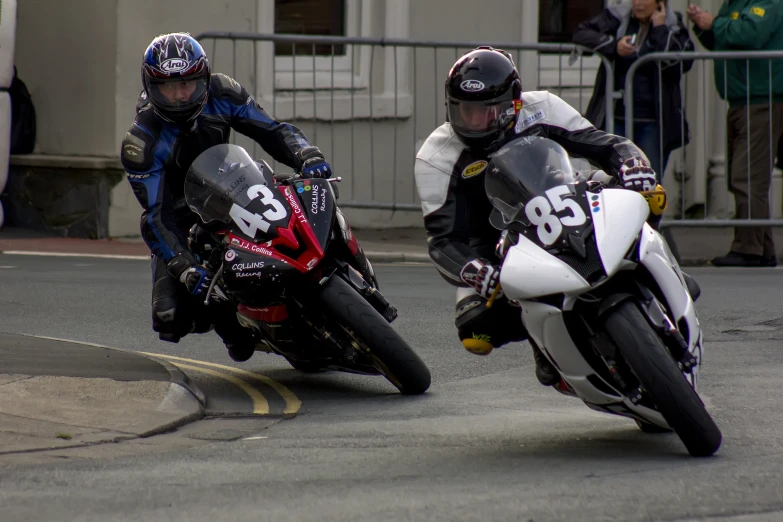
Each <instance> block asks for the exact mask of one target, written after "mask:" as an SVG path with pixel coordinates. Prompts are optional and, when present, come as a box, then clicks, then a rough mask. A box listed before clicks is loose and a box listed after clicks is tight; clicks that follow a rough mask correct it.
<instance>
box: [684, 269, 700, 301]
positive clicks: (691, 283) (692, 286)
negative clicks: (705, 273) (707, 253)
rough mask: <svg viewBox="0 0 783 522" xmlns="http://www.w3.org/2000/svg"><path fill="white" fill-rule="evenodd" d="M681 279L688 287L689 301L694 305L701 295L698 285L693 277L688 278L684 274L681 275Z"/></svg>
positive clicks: (688, 276)
mask: <svg viewBox="0 0 783 522" xmlns="http://www.w3.org/2000/svg"><path fill="white" fill-rule="evenodd" d="M682 278H683V279H685V286H687V287H688V293H689V294H691V300H693V302H694V303H695V302H696V299H698V298H699V296H700V295H701V288H700V287H699V283H697V282H696V280H695V279H694V278H693V276H690V275H688V274H686V273H685V272H683V273H682Z"/></svg>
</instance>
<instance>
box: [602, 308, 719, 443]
mask: <svg viewBox="0 0 783 522" xmlns="http://www.w3.org/2000/svg"><path fill="white" fill-rule="evenodd" d="M604 328H605V330H606V333H607V334H608V335H609V337H611V339H612V340H613V341H614V344H615V345H616V346H617V349H618V350H619V352H620V354H621V355H622V357H623V359H624V360H625V362H626V363H627V364H628V366H630V367H631V370H632V371H633V373H634V375H636V378H637V379H639V382H640V383H641V385H642V388H643V390H644V392H645V393H646V394H647V396H648V397H649V398H650V399H651V400H652V401H653V402H654V403H655V405H656V406H657V408H658V411H659V412H660V413H661V415H663V418H664V419H666V422H667V423H668V424H669V426H671V428H672V429H673V430H674V431H675V432H676V433H677V435H678V436H679V437H680V439H681V440H682V442H683V443H684V444H685V447H686V448H687V449H688V452H689V453H690V454H691V455H693V456H694V457H707V456H710V455H712V454H713V453H715V452H716V451H718V448H719V447H720V444H721V440H722V436H721V432H720V430H719V429H718V426H716V425H715V421H713V420H712V417H710V414H709V413H707V410H706V409H705V408H704V404H703V403H702V402H701V399H700V398H699V396H698V394H697V393H696V391H695V390H694V389H693V387H692V386H691V385H690V383H688V381H687V380H686V379H685V376H683V374H682V372H681V371H680V369H679V367H678V366H677V364H676V363H675V362H674V359H673V358H672V356H671V354H670V353H669V351H668V350H667V349H666V347H665V346H664V345H663V343H662V342H661V339H660V338H659V337H658V335H657V334H656V333H655V331H654V330H653V329H652V327H651V326H650V324H649V323H648V322H647V320H646V319H645V318H644V316H643V315H642V312H641V310H639V307H638V306H637V305H636V303H634V302H632V301H625V302H623V303H620V304H619V305H618V306H617V308H615V309H614V310H612V311H611V312H609V314H608V315H607V317H606V319H605V320H604Z"/></svg>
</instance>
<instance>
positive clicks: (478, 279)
mask: <svg viewBox="0 0 783 522" xmlns="http://www.w3.org/2000/svg"><path fill="white" fill-rule="evenodd" d="M459 277H460V279H462V280H463V281H464V282H465V283H467V284H468V285H470V286H472V287H473V288H475V289H476V292H478V294H479V295H480V296H481V297H483V298H485V299H489V298H490V297H491V296H492V292H494V291H495V288H497V286H498V284H499V283H500V267H499V266H497V265H493V264H490V262H489V261H487V260H484V259H474V260H473V261H468V263H467V264H466V265H465V266H463V267H462V270H460V273H459ZM502 295H503V291H502V290H501V291H500V292H498V295H497V297H500V296H502Z"/></svg>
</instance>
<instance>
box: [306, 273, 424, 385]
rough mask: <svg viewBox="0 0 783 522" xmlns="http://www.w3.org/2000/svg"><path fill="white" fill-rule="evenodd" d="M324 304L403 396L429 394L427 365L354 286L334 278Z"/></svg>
mask: <svg viewBox="0 0 783 522" xmlns="http://www.w3.org/2000/svg"><path fill="white" fill-rule="evenodd" d="M321 301H322V302H323V304H324V305H325V306H326V309H327V310H328V313H329V314H330V315H331V316H332V317H333V318H334V319H336V320H337V322H339V323H340V325H342V326H343V328H344V329H345V330H346V331H347V332H348V333H349V334H350V336H351V337H353V338H354V339H355V340H356V341H358V342H359V344H361V345H362V346H363V348H364V350H365V351H366V352H367V353H366V355H368V356H369V357H370V358H372V359H373V362H374V363H375V364H376V366H377V368H378V370H380V372H381V373H382V374H383V375H384V377H386V378H387V379H388V380H389V382H391V383H392V384H393V385H394V386H396V387H397V389H399V390H400V392H401V393H403V394H405V395H418V394H420V393H424V392H425V391H427V389H428V388H429V387H430V380H431V377H430V370H429V368H427V365H425V364H424V361H422V360H421V359H420V358H419V356H418V355H416V352H414V351H413V349H412V348H411V347H410V346H408V343H407V342H405V340H403V339H402V337H400V335H399V334H398V333H397V331H396V330H395V329H394V328H392V326H391V325H390V324H389V323H388V321H386V319H384V318H383V316H381V314H379V313H378V311H377V310H375V308H373V307H372V305H371V304H370V303H368V302H367V301H366V300H365V299H364V298H363V297H362V296H361V295H359V293H358V292H357V291H356V290H355V289H354V288H353V287H352V286H351V285H349V284H348V283H347V282H346V281H344V280H343V279H342V278H340V277H339V276H337V275H335V276H332V277H331V278H330V279H329V281H327V282H326V284H325V285H324V286H323V288H322V290H321Z"/></svg>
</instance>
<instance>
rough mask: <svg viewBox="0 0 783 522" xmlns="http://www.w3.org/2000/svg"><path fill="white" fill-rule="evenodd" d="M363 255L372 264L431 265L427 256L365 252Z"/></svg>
mask: <svg viewBox="0 0 783 522" xmlns="http://www.w3.org/2000/svg"><path fill="white" fill-rule="evenodd" d="M364 255H366V256H367V259H369V260H370V262H372V263H431V262H432V261H431V259H430V255H429V254H414V253H408V252H392V251H388V252H387V251H380V250H373V251H369V252H368V251H365V252H364Z"/></svg>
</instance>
